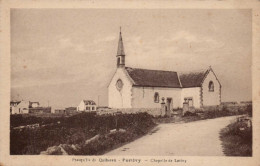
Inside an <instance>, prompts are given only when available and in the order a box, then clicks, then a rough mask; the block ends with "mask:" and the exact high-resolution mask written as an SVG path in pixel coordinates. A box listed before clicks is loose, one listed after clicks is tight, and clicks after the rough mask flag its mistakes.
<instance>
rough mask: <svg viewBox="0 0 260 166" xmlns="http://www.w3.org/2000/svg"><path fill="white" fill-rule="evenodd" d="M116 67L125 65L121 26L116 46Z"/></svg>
mask: <svg viewBox="0 0 260 166" xmlns="http://www.w3.org/2000/svg"><path fill="white" fill-rule="evenodd" d="M116 57H117V67H124V66H125V51H124V44H123V38H122V33H121V27H120V33H119V41H118V48H117V54H116Z"/></svg>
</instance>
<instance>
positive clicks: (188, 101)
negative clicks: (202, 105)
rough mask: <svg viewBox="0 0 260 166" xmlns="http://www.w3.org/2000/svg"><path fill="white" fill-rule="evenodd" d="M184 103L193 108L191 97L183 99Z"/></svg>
mask: <svg viewBox="0 0 260 166" xmlns="http://www.w3.org/2000/svg"><path fill="white" fill-rule="evenodd" d="M184 102H185V103H188V105H189V107H193V98H192V97H185V98H184Z"/></svg>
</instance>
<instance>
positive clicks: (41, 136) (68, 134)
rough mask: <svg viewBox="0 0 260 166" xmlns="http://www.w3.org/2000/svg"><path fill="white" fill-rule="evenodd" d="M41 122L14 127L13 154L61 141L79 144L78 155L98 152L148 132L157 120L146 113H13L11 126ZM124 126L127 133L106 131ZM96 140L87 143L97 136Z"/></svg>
mask: <svg viewBox="0 0 260 166" xmlns="http://www.w3.org/2000/svg"><path fill="white" fill-rule="evenodd" d="M28 123H29V124H33V123H39V124H41V126H40V127H38V128H23V129H11V133H10V141H11V142H10V152H11V154H39V153H40V152H41V151H45V150H46V149H47V148H48V147H51V146H58V145H60V144H78V145H80V146H81V149H80V151H79V152H77V154H81V155H95V154H101V153H103V152H105V151H107V150H108V149H111V148H113V147H114V146H118V144H123V143H126V142H129V141H132V140H134V139H135V138H137V137H139V136H141V135H144V134H146V133H147V132H148V131H149V130H150V129H151V128H152V127H154V126H155V123H154V122H153V120H152V117H151V116H150V115H149V114H147V113H138V114H120V115H102V116H98V115H95V114H90V113H81V114H77V115H74V116H71V117H59V118H40V117H22V116H11V126H19V125H27V124H28ZM116 128H117V129H119V128H120V129H124V130H125V131H126V132H124V133H115V134H107V133H109V131H110V130H112V129H116ZM97 134H99V135H101V136H100V137H99V139H98V140H97V141H94V142H93V143H91V144H87V145H86V144H85V141H86V140H87V139H89V138H91V137H93V136H95V135H97Z"/></svg>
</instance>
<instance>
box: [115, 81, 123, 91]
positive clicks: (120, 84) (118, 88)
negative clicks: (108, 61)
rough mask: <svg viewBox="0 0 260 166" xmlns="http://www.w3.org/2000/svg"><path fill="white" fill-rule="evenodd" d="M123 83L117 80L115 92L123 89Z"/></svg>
mask: <svg viewBox="0 0 260 166" xmlns="http://www.w3.org/2000/svg"><path fill="white" fill-rule="evenodd" d="M123 85H124V84H123V81H122V80H121V79H118V80H117V82H116V88H117V90H119V91H121V89H122V88H123Z"/></svg>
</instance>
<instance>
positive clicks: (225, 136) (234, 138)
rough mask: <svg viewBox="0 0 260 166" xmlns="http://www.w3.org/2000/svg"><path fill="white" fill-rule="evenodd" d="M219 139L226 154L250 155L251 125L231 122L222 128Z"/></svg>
mask: <svg viewBox="0 0 260 166" xmlns="http://www.w3.org/2000/svg"><path fill="white" fill-rule="evenodd" d="M220 139H221V141H222V145H223V148H224V153H225V154H226V155H227V156H252V126H249V127H248V126H247V125H246V124H245V123H244V122H235V123H232V124H230V125H228V126H227V127H226V128H224V129H222V131H221V132H220Z"/></svg>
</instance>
